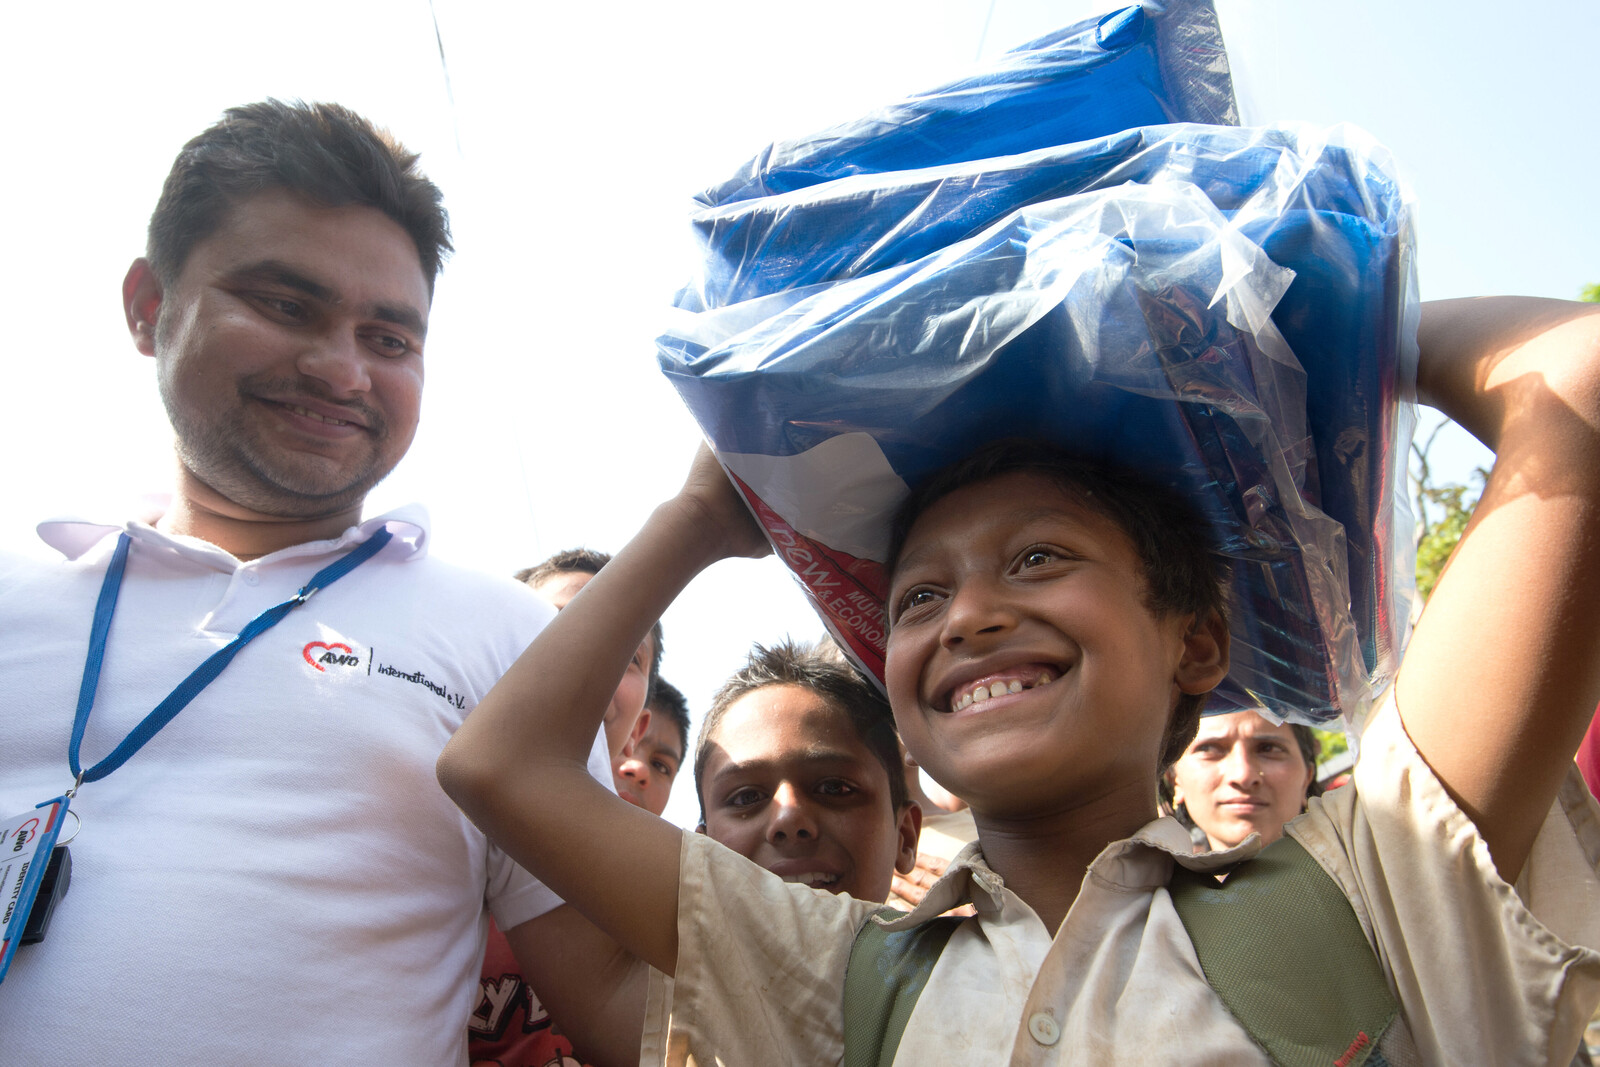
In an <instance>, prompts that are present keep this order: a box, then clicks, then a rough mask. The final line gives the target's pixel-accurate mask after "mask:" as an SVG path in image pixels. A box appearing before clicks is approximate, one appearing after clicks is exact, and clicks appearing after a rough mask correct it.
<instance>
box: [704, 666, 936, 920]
mask: <svg viewBox="0 0 1600 1067" xmlns="http://www.w3.org/2000/svg"><path fill="white" fill-rule="evenodd" d="M703 788H704V790H705V794H704V796H703V798H702V799H703V800H704V802H705V813H706V824H705V827H704V830H705V833H706V834H708V835H709V836H710V837H711V838H712V839H713V840H716V841H719V842H721V843H722V844H724V845H727V846H728V847H729V848H731V849H733V850H734V851H735V852H737V853H739V854H740V855H742V856H745V857H747V858H749V859H751V860H754V861H755V862H756V863H758V864H760V865H761V866H763V867H765V868H766V869H767V870H769V871H772V872H773V873H774V874H777V875H779V876H780V877H782V878H783V879H784V880H785V881H789V882H803V883H805V884H806V885H809V886H811V887H812V888H815V889H827V890H830V891H832V892H835V893H848V894H850V895H851V896H853V897H858V898H860V899H862V900H884V899H885V898H887V897H888V895H889V884H890V881H891V880H892V878H893V876H894V872H895V870H896V869H899V870H900V871H901V872H902V873H905V872H908V871H910V870H911V868H912V865H913V864H914V863H915V862H916V849H917V830H918V827H919V826H920V812H919V811H918V809H917V808H916V807H915V806H914V805H907V806H906V808H905V809H904V810H903V811H900V812H896V811H895V810H894V808H893V806H892V804H891V802H890V799H889V772H888V771H886V770H885V769H884V767H883V764H882V763H879V762H878V759H877V757H876V756H874V755H873V754H872V750H871V749H869V748H867V746H866V745H865V744H864V743H863V742H862V740H861V738H860V736H859V735H858V734H857V733H856V730H855V727H854V726H853V725H852V724H851V721H850V716H849V715H848V714H847V713H846V712H844V711H841V710H840V709H838V708H837V707H835V706H833V705H832V704H830V703H829V702H828V701H826V700H824V699H823V698H822V697H820V696H818V695H817V694H816V693H814V692H812V691H811V690H809V689H806V688H804V687H802V686H797V685H769V686H764V687H763V688H761V689H757V690H755V691H754V692H751V693H747V694H745V695H744V696H743V697H740V698H739V699H738V700H737V701H735V702H734V704H733V706H732V707H730V708H728V710H727V711H726V712H725V713H724V715H723V718H722V722H721V724H720V725H719V726H718V728H717V732H716V735H715V737H714V738H713V740H712V742H711V749H710V752H709V755H708V756H707V758H706V764H705V771H704V783H703Z"/></svg>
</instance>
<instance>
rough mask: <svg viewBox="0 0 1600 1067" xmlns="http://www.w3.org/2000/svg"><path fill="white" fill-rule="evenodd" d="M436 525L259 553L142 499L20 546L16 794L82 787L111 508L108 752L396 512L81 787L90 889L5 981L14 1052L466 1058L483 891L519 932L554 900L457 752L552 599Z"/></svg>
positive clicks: (5, 579) (3, 777)
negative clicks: (478, 794) (365, 549)
mask: <svg viewBox="0 0 1600 1067" xmlns="http://www.w3.org/2000/svg"><path fill="white" fill-rule="evenodd" d="M426 522H427V517H426V513H425V512H424V511H423V510H422V509H421V508H420V507H415V506H413V507H410V508H405V509H401V510H399V511H395V512H392V513H390V514H389V515H385V516H382V517H379V518H375V519H371V520H369V521H367V522H364V523H362V524H361V525H360V526H358V527H353V528H351V529H350V530H347V531H346V532H345V533H344V534H343V535H341V536H340V537H339V538H337V539H334V540H331V541H318V542H312V543H309V544H304V545H297V546H294V547H292V548H287V549H284V550H282V551H279V552H274V553H272V554H270V555H267V556H264V557H262V558H260V559H257V560H252V561H249V562H240V561H239V560H237V559H235V558H234V557H233V556H231V555H230V554H228V553H227V552H225V551H223V550H221V549H219V548H217V547H216V546H214V545H210V544H207V543H205V542H202V541H199V540H196V539H193V538H186V537H173V536H169V535H167V534H164V533H161V532H160V531H157V530H155V529H154V528H152V527H151V526H150V525H148V524H147V523H144V522H130V523H127V524H125V526H122V527H118V526H108V525H104V524H94V523H86V522H61V523H46V524H43V525H41V527H40V534H41V536H42V537H43V538H44V539H45V540H46V541H47V542H49V543H50V544H51V545H53V546H54V547H56V548H58V549H60V550H61V551H62V553H63V554H64V555H65V556H66V557H67V561H66V562H64V563H55V564H46V563H40V562H37V561H34V560H21V559H15V558H9V557H5V558H0V633H3V634H4V640H3V641H0V692H3V693H4V694H5V698H6V699H5V705H4V710H3V711H0V730H3V734H0V809H3V812H4V814H5V815H11V814H16V813H20V812H22V811H24V810H26V809H28V808H30V807H32V806H33V805H35V804H37V803H38V802H40V801H43V800H47V799H49V798H51V797H55V796H59V795H60V794H61V793H62V792H63V791H65V790H66V789H67V787H69V786H70V785H71V784H72V782H71V776H70V774H69V772H68V769H67V744H68V738H69V736H70V733H71V729H72V720H73V711H74V708H75V707H76V704H77V696H78V688H79V683H80V679H81V677H82V672H83V664H84V656H85V653H86V650H87V646H88V636H89V625H90V619H91V617H92V615H93V612H94V605H95V600H96V598H97V597H98V595H99V592H100V587H101V579H102V577H103V576H104V574H105V570H106V565H107V562H108V559H109V557H110V554H111V550H112V548H113V547H114V545H115V541H116V538H115V534H116V533H117V532H119V531H120V530H122V529H126V530H127V532H128V533H129V534H130V535H131V536H132V538H133V545H132V550H131V551H130V553H129V557H128V564H127V571H126V575H125V577H124V580H123V584H122V590H121V596H120V599H119V601H118V604H117V609H116V616H115V619H114V621H113V623H112V626H111V632H110V636H109V640H108V643H107V649H106V654H105V663H104V668H103V670H102V672H101V676H100V685H99V694H98V698H97V699H96V701H95V705H94V711H93V714H92V716H91V717H90V720H89V725H88V730H87V733H86V735H85V737H84V741H83V748H82V763H83V765H84V766H85V767H87V766H91V765H93V764H94V763H95V762H97V761H98V760H100V759H101V758H102V757H103V756H105V755H106V754H107V753H108V752H110V751H111V749H112V748H113V747H114V746H115V745H116V744H118V743H119V742H120V741H121V740H122V739H123V738H124V737H125V736H126V735H127V734H128V732H129V731H130V730H131V729H132V728H133V727H134V725H135V724H136V723H137V722H139V721H140V719H142V718H143V717H144V716H145V715H146V714H147V713H148V712H149V711H150V710H151V709H152V708H154V707H155V706H156V705H157V704H158V703H159V702H160V701H161V700H162V699H163V698H164V697H165V696H166V695H167V693H168V692H169V691H170V690H171V689H172V688H173V687H174V686H175V685H177V684H178V683H179V682H180V681H181V680H182V679H183V678H184V677H185V676H187V675H188V673H189V672H190V671H191V670H193V669H194V668H195V667H196V666H198V665H199V664H200V663H201V662H202V661H203V660H205V659H206V657H207V656H209V655H210V654H211V653H212V652H214V651H215V650H216V649H218V648H220V647H222V646H223V645H225V644H227V643H228V642H229V641H230V640H232V638H233V637H234V636H236V635H237V633H238V632H239V630H240V629H241V628H242V627H243V626H244V625H245V624H246V623H248V622H249V621H250V620H251V619H253V618H255V617H256V615H257V614H259V613H260V612H261V611H262V610H263V609H265V608H268V607H271V606H273V605H275V604H278V603H281V602H282V601H284V600H286V599H288V598H289V597H291V596H293V595H294V594H295V592H296V591H297V590H298V589H299V588H300V587H301V586H302V585H304V584H305V583H306V581H307V580H308V579H309V578H310V577H311V575H312V574H314V573H315V572H316V571H318V570H320V569H321V568H322V567H324V566H326V565H327V564H329V563H330V562H332V561H333V560H334V559H336V558H338V557H339V556H340V555H342V554H343V553H345V552H347V551H349V550H350V549H351V548H352V547H353V546H355V545H356V544H358V543H360V542H362V541H365V540H366V539H367V537H369V536H370V535H371V534H372V533H373V532H374V531H375V530H376V529H377V528H378V527H380V526H387V527H388V528H389V529H390V531H391V532H392V533H393V535H394V540H393V541H391V542H390V543H389V544H388V545H387V546H386V547H385V548H384V549H383V550H382V551H381V552H379V553H378V554H377V555H376V556H375V557H374V558H372V559H371V560H369V561H368V562H366V563H364V564H362V565H361V566H359V567H357V568H356V569H355V570H354V571H352V572H350V573H349V574H348V575H347V576H345V577H344V578H341V579H340V580H339V581H338V582H337V583H335V584H333V585H331V586H329V587H328V588H327V589H325V590H323V591H321V592H319V593H317V594H316V595H314V596H312V597H311V598H310V600H308V601H307V602H306V603H305V604H303V605H301V606H300V607H298V608H296V609H295V610H294V611H292V612H290V613H289V615H288V616H287V617H286V618H285V619H284V620H283V621H282V622H280V623H279V624H278V625H277V626H276V627H274V628H273V629H271V630H269V631H267V632H266V633H264V634H262V635H261V636H259V637H258V638H256V639H255V641H254V642H252V643H251V644H250V645H248V646H247V647H245V648H244V650H243V651H241V652H240V653H239V655H238V656H237V657H236V658H235V659H234V661H233V662H232V663H231V664H230V665H229V666H228V667H227V669H226V670H224V671H223V672H222V674H221V675H220V676H219V677H218V678H217V679H216V680H215V681H213V682H212V683H211V684H210V685H209V686H208V687H207V688H206V689H205V690H204V691H202V692H201V693H200V695H199V696H198V697H196V698H195V700H194V701H193V702H192V703H191V704H190V705H189V706H188V707H187V708H185V709H184V710H183V711H182V712H181V713H179V715H178V716H177V718H175V719H174V720H173V721H172V722H171V723H170V724H168V725H167V727H166V728H165V729H163V730H162V731H161V732H160V733H159V734H157V735H156V736H155V737H154V738H153V739H152V740H151V741H150V742H149V743H148V744H146V745H145V746H144V747H143V748H142V749H140V750H139V751H138V752H137V753H135V754H134V755H133V757H132V758H131V759H129V760H128V762H127V763H126V764H124V765H123V766H122V767H121V768H120V769H118V770H116V771H115V772H113V773H112V774H111V775H110V776H108V777H106V778H104V779H102V780H101V781H98V782H93V783H88V784H85V785H84V786H83V788H82V791H81V792H80V793H79V794H78V797H77V798H76V799H75V800H74V801H73V803H72V810H73V811H75V812H77V813H78V814H79V815H80V816H81V818H82V829H81V831H80V832H79V833H78V835H77V837H76V839H74V840H73V841H72V842H71V846H70V847H71V849H72V858H73V873H72V885H71V889H70V891H69V892H68V894H67V896H66V898H65V899H64V900H63V901H62V902H61V904H60V906H59V907H58V908H57V910H56V913H55V916H54V920H53V922H52V924H51V927H50V931H49V935H48V937H47V938H46V939H45V940H44V941H43V942H41V943H39V944H36V945H31V946H27V947H24V948H22V949H20V950H19V952H18V954H17V956H16V958H15V960H14V962H13V965H12V968H11V972H10V974H9V975H7V977H6V979H5V981H4V983H3V984H0V1065H4V1067H12V1065H16V1067H23V1065H27V1067H35V1065H39V1064H47V1063H58V1062H83V1063H102V1062H103V1063H138V1064H207V1065H212V1064H219V1063H225V1064H230V1065H235V1064H255V1063H259V1064H283V1063H302V1062H304V1063H353V1062H364V1063H373V1064H447V1063H464V1062H465V1034H466V1029H465V1026H464V1022H465V1020H466V1017H467V1015H468V1013H469V1012H470V1011H471V1009H472V999H473V996H474V994H475V992H476V989H477V978H478V968H479V965H480V963H481V961H482V959H483V950H484V936H485V927H486V922H485V905H486V904H487V907H488V909H489V910H490V911H492V913H493V914H494V917H495V919H496V921H497V922H498V923H499V924H500V925H501V926H502V927H503V928H510V927H513V926H516V925H518V924H520V923H522V922H526V921H527V920H529V919H532V918H535V917H537V916H539V915H541V914H543V913H544V912H546V911H548V910H549V909H550V908H552V907H554V906H555V905H556V904H557V903H559V901H558V900H557V899H556V898H555V897H554V895H553V894H551V892H550V891H549V890H548V889H546V888H545V887H544V886H543V885H542V884H541V883H539V882H538V881H537V880H535V879H534V878H533V877H532V876H531V875H529V874H528V873H527V872H525V871H523V870H522V869H521V868H520V867H517V866H516V865H515V864H513V863H512V862H511V861H510V860H509V859H507V858H506V857H505V856H504V855H503V854H501V853H500V851H499V850H498V849H495V848H492V847H490V846H489V845H488V844H487V842H486V841H485V839H484V837H483V835H482V834H481V833H479V832H478V831H477V829H476V828H475V827H473V826H472V825H471V823H469V822H468V821H467V819H466V818H465V817H464V816H463V815H461V813H460V812H459V811H458V810H457V809H456V807H455V806H454V805H453V804H452V803H451V802H450V800H449V798H447V797H446V796H445V795H444V793H443V792H442V791H441V790H440V789H439V787H438V785H437V783H436V781H435V778H434V761H435V760H436V759H437V757H438V755H439V752H440V750H441V749H442V748H443V746H444V744H445V742H446V740H448V739H449V737H450V735H451V734H452V733H453V732H454V731H455V729H456V727H457V726H459V725H460V723H461V721H462V719H463V718H464V717H465V716H466V714H467V713H468V712H470V711H471V710H472V709H473V707H475V706H476V705H477V703H478V701H479V699H480V698H482V696H483V695H484V693H486V692H487V691H488V689H489V687H490V686H491V685H493V684H494V682H495V680H496V679H498V678H499V677H500V675H501V674H502V673H503V672H504V671H505V669H506V668H507V667H508V666H509V665H510V664H511V662H512V661H513V660H514V659H515V658H516V657H517V656H518V655H519V654H520V653H521V652H522V650H523V649H524V648H525V647H526V646H527V644H528V642H529V641H530V640H532V638H533V636H534V635H535V634H537V633H538V631H539V630H540V629H541V628H542V627H543V626H544V624H545V623H546V622H547V621H548V620H549V619H550V617H551V609H550V608H549V607H548V606H547V605H546V604H545V603H544V601H542V600H540V599H539V598H538V597H537V596H536V595H534V594H533V593H532V591H531V590H528V589H527V588H525V587H523V586H521V585H519V584H518V583H516V582H514V581H512V580H511V579H509V578H504V579H500V578H494V577H490V576H486V575H482V574H478V573H475V572H472V571H467V570H464V569H460V568H456V567H453V566H450V565H448V564H445V563H441V562H439V561H437V560H435V559H433V558H430V557H429V556H428V555H427V554H426V550H425V542H426V538H427V532H426ZM605 755H606V754H605V751H604V748H603V747H602V746H601V745H600V743H599V739H598V738H597V743H596V750H595V752H594V753H593V755H592V756H591V759H590V770H591V772H592V773H594V774H595V777H596V778H598V779H599V780H601V781H603V782H607V783H608V784H609V781H610V764H609V761H608V760H607V759H606V758H605ZM72 825H73V824H72V821H71V820H70V819H69V820H68V823H67V828H66V830H65V831H64V834H63V836H66V835H67V834H70V833H71V832H72Z"/></svg>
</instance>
